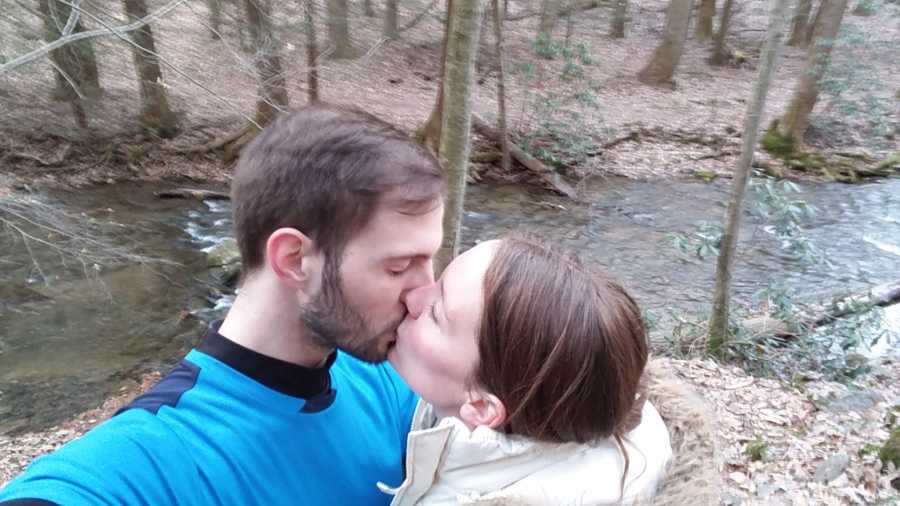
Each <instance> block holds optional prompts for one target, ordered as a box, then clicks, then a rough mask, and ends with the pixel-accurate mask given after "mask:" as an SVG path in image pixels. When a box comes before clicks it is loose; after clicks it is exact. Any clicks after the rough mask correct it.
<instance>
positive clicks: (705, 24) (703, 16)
mask: <svg viewBox="0 0 900 506" xmlns="http://www.w3.org/2000/svg"><path fill="white" fill-rule="evenodd" d="M715 17H716V0H700V8H699V9H697V26H695V27H694V37H695V38H696V39H697V40H700V41H704V40H709V39H711V38H712V35H713V18H715Z"/></svg>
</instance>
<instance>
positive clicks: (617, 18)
mask: <svg viewBox="0 0 900 506" xmlns="http://www.w3.org/2000/svg"><path fill="white" fill-rule="evenodd" d="M627 17H628V0H613V15H612V21H610V23H609V36H610V37H612V38H614V39H624V38H625V19H626V18H627Z"/></svg>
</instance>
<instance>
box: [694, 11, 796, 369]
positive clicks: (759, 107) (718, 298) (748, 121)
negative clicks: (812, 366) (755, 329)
mask: <svg viewBox="0 0 900 506" xmlns="http://www.w3.org/2000/svg"><path fill="white" fill-rule="evenodd" d="M787 5H788V0H776V3H775V7H774V9H773V10H772V11H771V12H770V13H769V30H768V33H767V36H766V44H765V47H764V48H763V53H762V61H761V62H760V68H759V77H758V78H757V79H756V87H755V89H754V90H753V97H752V99H751V100H750V103H748V104H747V115H746V116H745V117H744V136H743V140H742V146H741V158H740V160H738V166H737V167H736V169H735V172H734V179H733V183H732V188H731V200H730V201H729V202H728V211H727V212H726V215H725V226H724V231H725V232H724V234H723V236H722V246H721V249H720V252H719V257H718V259H717V262H716V287H715V291H714V295H713V310H712V315H711V316H710V321H709V351H710V352H711V353H713V354H719V353H721V352H722V347H723V346H724V345H725V344H726V343H727V342H728V335H729V328H728V327H729V325H728V321H729V308H728V305H729V299H730V297H731V295H730V292H731V274H732V267H733V265H734V252H735V249H736V247H737V239H738V233H739V232H740V227H741V215H742V214H743V202H744V193H745V191H746V188H747V181H748V180H749V179H750V174H751V170H750V165H751V163H752V162H753V152H754V150H755V148H756V138H757V135H758V134H759V120H760V116H761V115H762V112H763V110H764V109H765V105H766V94H767V93H768V91H769V83H770V82H771V81H772V73H773V71H774V69H775V60H776V59H777V57H778V51H779V49H780V46H781V33H782V31H783V29H784V18H785V16H786V14H787Z"/></svg>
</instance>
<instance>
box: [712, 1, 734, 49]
mask: <svg viewBox="0 0 900 506" xmlns="http://www.w3.org/2000/svg"><path fill="white" fill-rule="evenodd" d="M733 15H734V0H725V5H724V6H723V7H722V16H721V17H720V18H719V31H717V32H716V37H715V39H714V40H713V46H712V53H711V54H710V57H709V63H710V64H711V65H725V64H726V63H728V51H727V50H726V49H725V36H727V35H728V28H729V27H730V26H731V17H732V16H733Z"/></svg>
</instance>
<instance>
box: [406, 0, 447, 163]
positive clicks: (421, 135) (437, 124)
mask: <svg viewBox="0 0 900 506" xmlns="http://www.w3.org/2000/svg"><path fill="white" fill-rule="evenodd" d="M453 2H454V0H447V16H445V18H444V41H443V44H442V49H441V66H440V69H441V73H440V80H439V81H438V91H437V98H436V99H435V104H434V109H432V110H431V114H429V115H428V120H426V121H425V123H423V124H422V126H421V127H419V130H418V131H416V135H415V137H416V140H418V141H419V142H420V143H421V144H423V145H424V146H427V147H428V148H430V149H431V150H432V151H434V153H435V154H439V153H440V141H441V125H442V123H443V111H444V73H445V72H446V68H447V42H448V37H449V36H450V12H452V11H453Z"/></svg>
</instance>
